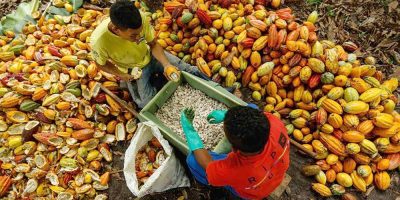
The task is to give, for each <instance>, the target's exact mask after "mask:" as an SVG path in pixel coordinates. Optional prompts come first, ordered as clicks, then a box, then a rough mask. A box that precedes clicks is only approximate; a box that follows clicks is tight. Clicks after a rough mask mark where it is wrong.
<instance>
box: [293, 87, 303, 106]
mask: <svg viewBox="0 0 400 200" xmlns="http://www.w3.org/2000/svg"><path fill="white" fill-rule="evenodd" d="M303 92H304V86H303V85H300V86H298V87H296V88H295V89H294V96H293V100H294V101H295V102H299V101H300V100H301V97H302V96H303Z"/></svg>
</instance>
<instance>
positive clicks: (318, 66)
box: [308, 58, 325, 73]
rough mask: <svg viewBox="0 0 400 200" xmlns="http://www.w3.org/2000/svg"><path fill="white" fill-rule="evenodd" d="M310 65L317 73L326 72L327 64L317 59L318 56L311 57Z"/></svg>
mask: <svg viewBox="0 0 400 200" xmlns="http://www.w3.org/2000/svg"><path fill="white" fill-rule="evenodd" d="M308 66H309V67H310V69H311V70H312V71H314V72H316V73H324V72H325V64H324V63H323V62H322V61H321V60H319V59H317V58H309V59H308Z"/></svg>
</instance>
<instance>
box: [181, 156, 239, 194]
mask: <svg viewBox="0 0 400 200" xmlns="http://www.w3.org/2000/svg"><path fill="white" fill-rule="evenodd" d="M209 153H210V155H211V158H212V160H223V159H225V158H226V156H227V154H217V153H215V152H212V151H210V152H209ZM186 163H187V165H188V166H189V170H190V172H192V174H193V176H194V178H195V179H196V180H197V181H199V182H200V183H202V184H204V185H209V184H208V180H207V175H206V171H205V170H204V169H203V167H201V166H200V165H199V163H198V162H197V160H196V158H195V157H194V154H193V153H190V154H189V155H188V157H187V158H186ZM224 188H225V189H227V190H228V191H229V192H231V193H232V194H233V195H235V196H237V197H239V195H238V194H237V192H236V191H235V190H234V189H233V188H232V187H230V186H225V187H224Z"/></svg>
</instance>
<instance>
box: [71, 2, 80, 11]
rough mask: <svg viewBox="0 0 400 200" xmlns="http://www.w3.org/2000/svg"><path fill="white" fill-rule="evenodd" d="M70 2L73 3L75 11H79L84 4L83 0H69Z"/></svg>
mask: <svg viewBox="0 0 400 200" xmlns="http://www.w3.org/2000/svg"><path fill="white" fill-rule="evenodd" d="M69 2H70V3H71V4H72V7H73V8H74V11H77V10H78V9H79V8H80V7H81V6H82V5H83V0H69Z"/></svg>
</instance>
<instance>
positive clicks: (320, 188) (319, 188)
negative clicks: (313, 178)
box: [312, 183, 332, 197]
mask: <svg viewBox="0 0 400 200" xmlns="http://www.w3.org/2000/svg"><path fill="white" fill-rule="evenodd" d="M312 189H313V190H314V191H315V192H317V193H318V194H319V195H321V196H323V197H330V196H332V192H331V190H330V189H329V188H328V187H327V186H325V185H324V184H321V183H313V184H312Z"/></svg>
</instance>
